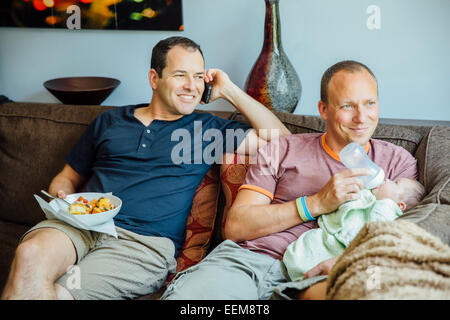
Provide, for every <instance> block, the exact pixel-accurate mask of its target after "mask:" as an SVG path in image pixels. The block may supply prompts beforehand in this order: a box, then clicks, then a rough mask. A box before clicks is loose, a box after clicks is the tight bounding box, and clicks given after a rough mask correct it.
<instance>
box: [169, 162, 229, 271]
mask: <svg viewBox="0 0 450 320" xmlns="http://www.w3.org/2000/svg"><path fill="white" fill-rule="evenodd" d="M219 192H220V185H219V167H218V166H212V167H211V169H210V170H209V171H208V173H207V174H206V175H205V177H204V178H203V180H202V181H201V182H200V185H199V186H198V187H197V190H196V191H195V195H194V199H193V200H192V209H191V213H190V215H189V217H188V220H187V223H186V240H185V242H184V245H183V247H182V248H181V250H180V252H179V254H178V257H177V269H176V272H177V273H178V272H180V271H182V270H184V269H187V268H188V267H190V266H193V265H195V264H197V263H198V262H200V261H201V260H202V259H203V258H204V257H205V255H206V252H207V251H208V248H209V244H210V240H211V236H212V232H213V229H214V220H215V219H216V213H217V201H218V198H219Z"/></svg>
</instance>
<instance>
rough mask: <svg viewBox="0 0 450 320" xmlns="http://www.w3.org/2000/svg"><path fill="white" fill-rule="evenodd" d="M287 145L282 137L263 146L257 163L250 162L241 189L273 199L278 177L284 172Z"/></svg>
mask: <svg viewBox="0 0 450 320" xmlns="http://www.w3.org/2000/svg"><path fill="white" fill-rule="evenodd" d="M286 145H287V144H286V143H285V140H284V139H283V137H281V138H279V139H275V140H272V141H270V142H269V143H268V144H266V145H265V146H263V147H261V148H260V149H259V150H258V154H257V156H256V163H254V164H250V166H249V169H248V171H247V175H246V177H245V180H244V183H243V184H242V186H241V187H240V188H239V190H241V189H250V190H253V191H256V192H259V193H262V194H264V195H265V196H267V197H269V198H270V200H273V199H274V195H275V191H276V187H277V183H278V179H279V177H280V176H281V175H282V174H283V169H282V159H283V158H284V156H285V154H286V151H287V147H286Z"/></svg>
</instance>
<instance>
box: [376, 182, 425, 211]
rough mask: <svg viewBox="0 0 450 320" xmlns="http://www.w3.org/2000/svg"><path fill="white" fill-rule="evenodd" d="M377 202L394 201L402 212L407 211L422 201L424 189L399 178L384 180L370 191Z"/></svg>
mask: <svg viewBox="0 0 450 320" xmlns="http://www.w3.org/2000/svg"><path fill="white" fill-rule="evenodd" d="M372 193H373V194H374V195H375V197H376V198H377V200H382V199H391V200H394V201H395V202H396V203H397V204H398V206H399V207H400V209H401V210H402V211H405V210H409V209H411V208H413V207H415V206H416V205H418V204H419V202H420V201H421V200H422V198H423V197H424V195H425V188H424V186H422V185H421V184H420V183H419V182H418V181H416V180H414V179H407V178H399V179H397V180H395V181H392V180H389V179H386V180H385V181H384V182H383V183H382V184H381V185H379V186H378V187H376V188H374V189H372Z"/></svg>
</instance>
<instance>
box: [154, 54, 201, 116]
mask: <svg viewBox="0 0 450 320" xmlns="http://www.w3.org/2000/svg"><path fill="white" fill-rule="evenodd" d="M204 73H205V62H204V60H203V57H202V55H201V53H200V52H199V51H198V50H193V49H191V48H188V49H186V48H183V47H182V46H175V47H173V48H172V49H170V50H169V52H168V53H167V61H166V67H165V68H164V69H163V70H162V75H161V77H158V78H157V80H156V90H155V92H154V93H155V94H156V95H157V96H158V99H159V100H160V101H161V102H162V105H163V106H164V109H165V110H166V111H167V112H168V113H170V114H173V115H187V114H191V113H192V112H193V111H194V109H195V107H196V106H197V105H198V104H199V103H200V99H201V96H202V93H203V90H204V88H205V86H204V80H203V78H204Z"/></svg>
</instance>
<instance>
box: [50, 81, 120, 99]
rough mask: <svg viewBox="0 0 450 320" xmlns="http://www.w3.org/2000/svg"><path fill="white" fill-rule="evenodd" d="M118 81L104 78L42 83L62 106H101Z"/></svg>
mask: <svg viewBox="0 0 450 320" xmlns="http://www.w3.org/2000/svg"><path fill="white" fill-rule="evenodd" d="M119 84H120V81H119V80H117V79H114V78H106V77H67V78H57V79H52V80H48V81H46V82H44V87H45V88H46V89H47V90H48V91H50V93H51V94H53V95H54V96H55V97H56V98H57V99H58V100H59V101H61V102H62V103H64V104H83V105H98V104H101V103H102V102H103V101H104V100H105V99H106V98H107V97H108V96H109V95H110V94H111V92H113V91H114V89H116V88H117V86H118V85H119Z"/></svg>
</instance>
